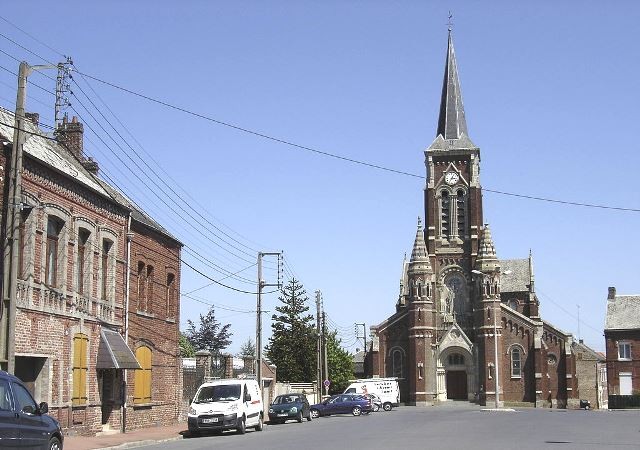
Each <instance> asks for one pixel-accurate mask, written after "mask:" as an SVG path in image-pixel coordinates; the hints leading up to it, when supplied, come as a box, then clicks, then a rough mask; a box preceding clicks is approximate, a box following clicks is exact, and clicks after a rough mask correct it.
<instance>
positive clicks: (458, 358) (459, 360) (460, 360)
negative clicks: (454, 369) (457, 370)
mask: <svg viewBox="0 0 640 450" xmlns="http://www.w3.org/2000/svg"><path fill="white" fill-rule="evenodd" d="M462 364H464V356H462V355H461V354H460V353H452V354H450V355H449V365H451V366H459V365H462Z"/></svg>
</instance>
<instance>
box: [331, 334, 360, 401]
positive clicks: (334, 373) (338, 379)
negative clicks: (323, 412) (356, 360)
mask: <svg viewBox="0 0 640 450" xmlns="http://www.w3.org/2000/svg"><path fill="white" fill-rule="evenodd" d="M341 344H342V341H341V340H340V339H338V332H337V331H333V332H330V333H328V336H327V366H328V369H329V380H330V381H331V385H330V386H329V393H331V394H338V393H341V392H344V390H345V389H346V388H347V386H348V385H349V380H352V379H353V378H354V375H353V356H352V355H351V354H350V353H349V352H348V351H346V350H345V349H343V348H342V345H341Z"/></svg>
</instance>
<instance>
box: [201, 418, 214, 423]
mask: <svg viewBox="0 0 640 450" xmlns="http://www.w3.org/2000/svg"><path fill="white" fill-rule="evenodd" d="M217 421H218V418H217V417H213V418H210V419H202V423H214V422H217Z"/></svg>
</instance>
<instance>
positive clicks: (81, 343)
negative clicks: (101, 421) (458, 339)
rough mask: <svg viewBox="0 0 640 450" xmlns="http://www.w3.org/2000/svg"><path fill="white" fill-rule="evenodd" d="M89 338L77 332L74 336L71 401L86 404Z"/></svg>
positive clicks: (74, 403) (75, 403)
mask: <svg viewBox="0 0 640 450" xmlns="http://www.w3.org/2000/svg"><path fill="white" fill-rule="evenodd" d="M88 344H89V338H88V337H87V335H86V334H82V333H76V334H75V335H74V336H73V393H72V395H71V403H72V404H73V405H84V404H86V403H87V370H88V366H87V348H88Z"/></svg>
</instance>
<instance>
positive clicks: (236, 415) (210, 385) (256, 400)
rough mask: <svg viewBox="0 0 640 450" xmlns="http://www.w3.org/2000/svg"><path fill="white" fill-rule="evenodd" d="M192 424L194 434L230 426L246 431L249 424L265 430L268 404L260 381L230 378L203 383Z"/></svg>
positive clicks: (195, 400) (191, 413) (190, 418)
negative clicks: (264, 402) (266, 406)
mask: <svg viewBox="0 0 640 450" xmlns="http://www.w3.org/2000/svg"><path fill="white" fill-rule="evenodd" d="M188 423H189V433H190V434H191V435H192V436H197V435H199V434H200V433H201V432H203V431H204V432H206V431H212V432H214V433H216V434H219V433H221V432H222V431H223V430H230V429H235V430H236V431H237V432H238V434H244V433H245V431H246V429H247V427H254V428H255V430H256V431H262V428H263V424H264V405H263V404H262V394H261V392H260V388H259V387H258V381H257V380H251V379H242V380H241V379H233V378H229V379H221V380H214V381H210V382H206V383H204V384H202V386H200V387H199V388H198V392H196V395H195V397H194V398H193V400H192V402H191V405H190V407H189V415H188Z"/></svg>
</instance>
